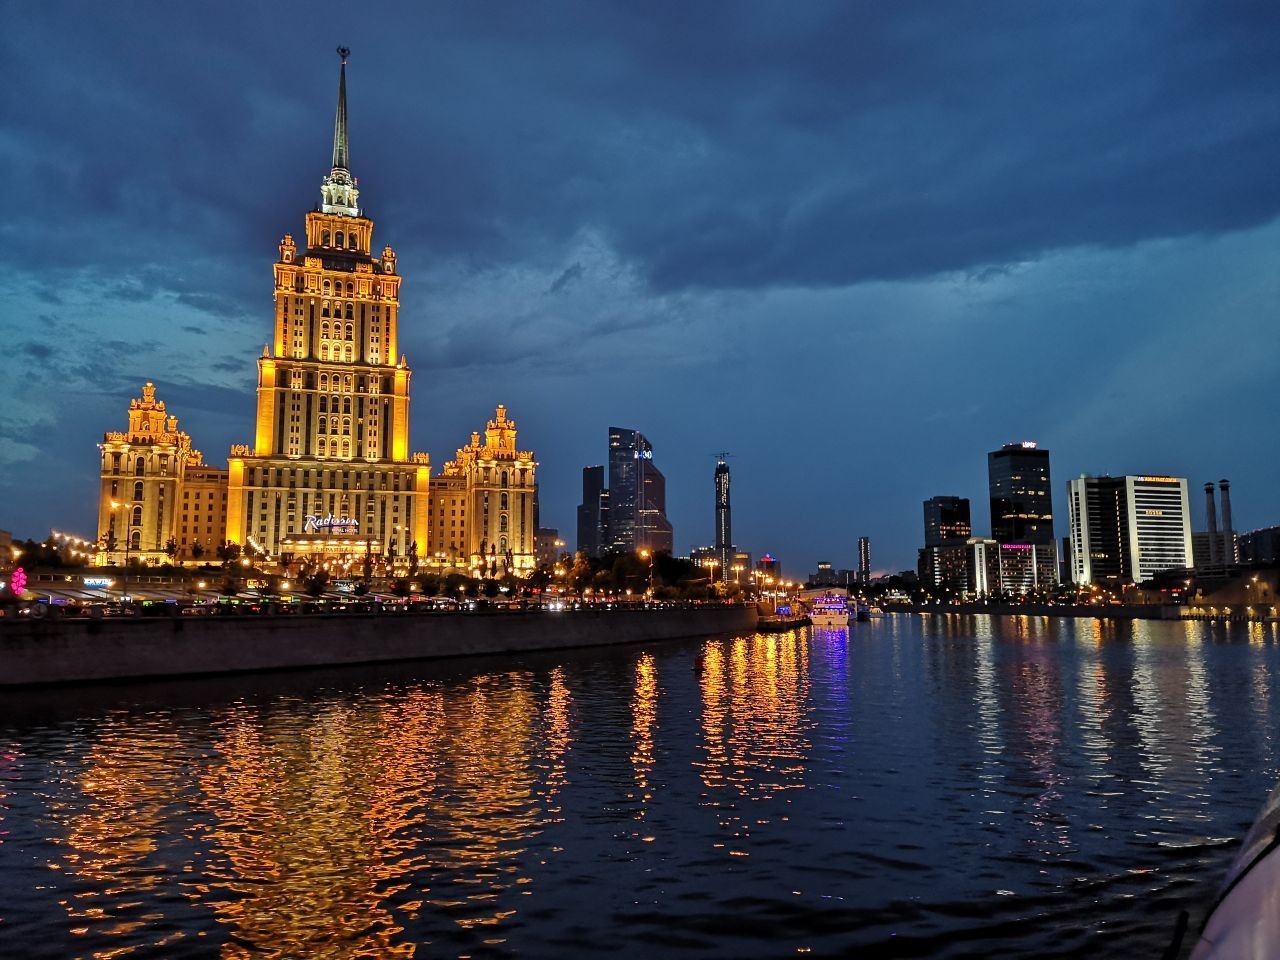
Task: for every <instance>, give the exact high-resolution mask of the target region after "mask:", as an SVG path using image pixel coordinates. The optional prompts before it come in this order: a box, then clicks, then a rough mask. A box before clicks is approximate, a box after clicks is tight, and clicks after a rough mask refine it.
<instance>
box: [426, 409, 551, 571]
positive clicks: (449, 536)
mask: <svg viewBox="0 0 1280 960" xmlns="http://www.w3.org/2000/svg"><path fill="white" fill-rule="evenodd" d="M537 468H538V464H537V462H536V461H535V460H534V459H533V453H532V452H530V451H528V450H520V449H518V447H517V446H516V422H515V421H514V420H511V419H509V418H508V417H507V408H506V407H504V406H501V405H499V406H498V408H497V410H496V411H495V414H494V418H493V419H492V420H490V421H489V422H488V424H487V425H486V427H485V431H484V435H483V438H482V437H481V434H480V433H479V432H476V433H472V434H471V442H470V443H468V444H467V445H466V446H465V447H461V448H460V449H459V450H458V452H457V453H456V454H455V456H454V458H453V460H451V461H449V462H448V463H446V464H445V465H444V467H443V468H442V469H441V471H440V475H439V476H438V477H436V478H435V479H433V480H432V481H431V485H430V517H431V525H430V529H429V531H428V534H427V535H426V536H424V538H423V541H422V542H423V543H429V544H430V546H431V556H430V558H426V557H423V558H422V559H430V560H431V561H432V562H434V563H436V564H438V565H440V566H443V567H457V568H461V569H464V570H466V571H468V572H471V573H473V574H474V575H484V576H502V575H504V574H507V573H512V574H515V575H517V576H526V575H528V574H529V573H531V572H532V571H533V570H534V569H535V568H536V567H537V564H538V558H537V542H536V536H537V519H536V517H535V507H534V502H535V498H536V495H537Z"/></svg>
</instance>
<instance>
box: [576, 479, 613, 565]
mask: <svg viewBox="0 0 1280 960" xmlns="http://www.w3.org/2000/svg"><path fill="white" fill-rule="evenodd" d="M607 543H609V491H608V489H607V488H606V487H605V485H604V466H603V465H602V464H596V465H595V466H591V467H583V468H582V503H581V504H579V506H578V550H579V551H581V552H582V553H585V554H586V555H587V556H589V557H598V556H600V553H601V550H602V548H603V546H604V545H605V544H607Z"/></svg>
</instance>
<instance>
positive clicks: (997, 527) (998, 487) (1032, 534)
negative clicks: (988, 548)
mask: <svg viewBox="0 0 1280 960" xmlns="http://www.w3.org/2000/svg"><path fill="white" fill-rule="evenodd" d="M987 483H988V488H989V493H990V498H991V538H992V539H993V540H995V541H996V542H998V543H1001V544H1012V545H1016V546H1019V547H1021V546H1025V545H1028V544H1029V545H1031V546H1033V547H1035V548H1036V549H1035V550H1034V551H1032V552H1033V553H1034V555H1035V556H1034V559H1035V562H1034V563H1032V566H1033V567H1034V568H1035V569H1036V570H1038V571H1040V573H1042V574H1044V576H1037V577H1036V578H1035V579H1036V586H1037V587H1049V586H1053V585H1054V584H1056V583H1057V580H1058V574H1057V566H1058V546H1057V540H1056V539H1055V538H1054V535H1053V488H1052V478H1051V476H1050V473H1049V451H1048V450H1045V449H1044V448H1042V447H1040V446H1039V445H1038V444H1036V443H1035V442H1034V441H1031V440H1024V441H1022V442H1020V443H1006V444H1004V446H1002V447H1001V448H1000V449H999V450H993V451H991V452H990V453H988V454H987ZM1023 553H1025V551H1023ZM1023 553H1019V554H1018V557H1017V561H1016V564H1022V561H1023V560H1024V559H1026V558H1025V557H1024V556H1023ZM1011 562H1013V561H1011ZM1017 592H1024V593H1025V592H1026V591H1025V590H1022V591H1017Z"/></svg>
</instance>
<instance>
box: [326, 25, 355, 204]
mask: <svg viewBox="0 0 1280 960" xmlns="http://www.w3.org/2000/svg"><path fill="white" fill-rule="evenodd" d="M338 56H339V57H341V58H342V66H341V67H339V73H338V109H337V112H336V113H335V114H334V117H333V169H332V170H330V171H329V175H328V176H327V177H325V178H324V180H323V181H322V182H321V184H320V197H321V204H320V208H321V209H322V210H323V211H324V212H325V213H339V214H343V215H345V216H348V217H358V216H360V204H359V200H360V191H359V190H358V189H357V188H356V182H355V179H354V178H353V177H352V176H351V170H350V168H349V167H348V163H349V160H348V145H347V57H349V56H351V51H350V50H349V49H348V48H346V47H339V48H338Z"/></svg>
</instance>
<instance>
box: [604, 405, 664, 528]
mask: <svg viewBox="0 0 1280 960" xmlns="http://www.w3.org/2000/svg"><path fill="white" fill-rule="evenodd" d="M652 457H653V447H652V445H650V443H649V441H648V440H646V439H645V437H644V434H642V433H640V432H639V431H637V430H628V429H626V428H625V427H610V428H609V542H608V544H606V545H605V546H606V548H607V549H609V550H618V551H622V552H625V551H629V550H634V549H636V510H637V508H638V506H639V501H640V498H639V493H640V470H639V467H638V464H639V462H640V461H641V460H644V459H652Z"/></svg>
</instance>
